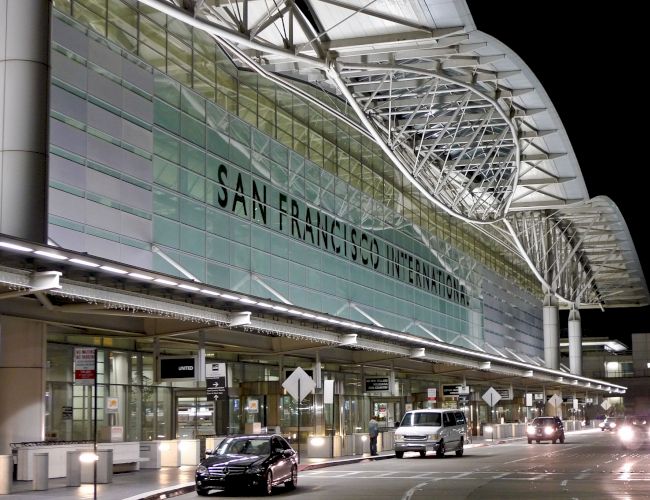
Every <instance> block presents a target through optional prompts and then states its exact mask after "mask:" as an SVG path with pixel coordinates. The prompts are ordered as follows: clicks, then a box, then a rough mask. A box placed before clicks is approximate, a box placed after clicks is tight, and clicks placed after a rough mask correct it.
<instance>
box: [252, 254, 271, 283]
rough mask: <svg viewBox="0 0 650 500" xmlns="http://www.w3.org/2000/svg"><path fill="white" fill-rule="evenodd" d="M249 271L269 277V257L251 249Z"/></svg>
mask: <svg viewBox="0 0 650 500" xmlns="http://www.w3.org/2000/svg"><path fill="white" fill-rule="evenodd" d="M251 271H252V272H254V273H259V274H262V275H265V276H270V275H271V256H270V255H269V254H268V253H266V252H261V251H260V250H256V249H254V248H253V249H251Z"/></svg>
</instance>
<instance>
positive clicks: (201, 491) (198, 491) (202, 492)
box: [196, 488, 210, 497]
mask: <svg viewBox="0 0 650 500" xmlns="http://www.w3.org/2000/svg"><path fill="white" fill-rule="evenodd" d="M208 491H210V490H204V489H203V488H197V489H196V494H197V495H198V496H200V497H207V496H208Z"/></svg>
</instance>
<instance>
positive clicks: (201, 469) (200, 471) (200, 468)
mask: <svg viewBox="0 0 650 500" xmlns="http://www.w3.org/2000/svg"><path fill="white" fill-rule="evenodd" d="M196 473H197V474H207V473H208V468H207V467H206V466H205V465H199V466H198V467H197V468H196Z"/></svg>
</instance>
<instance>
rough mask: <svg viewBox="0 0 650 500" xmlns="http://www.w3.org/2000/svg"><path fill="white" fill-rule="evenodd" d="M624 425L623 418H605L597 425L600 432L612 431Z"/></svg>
mask: <svg viewBox="0 0 650 500" xmlns="http://www.w3.org/2000/svg"><path fill="white" fill-rule="evenodd" d="M623 423H625V417H606V418H605V420H603V421H602V422H601V423H599V424H598V427H600V430H601V431H614V430H616V428H617V427H618V426H619V425H621V424H623Z"/></svg>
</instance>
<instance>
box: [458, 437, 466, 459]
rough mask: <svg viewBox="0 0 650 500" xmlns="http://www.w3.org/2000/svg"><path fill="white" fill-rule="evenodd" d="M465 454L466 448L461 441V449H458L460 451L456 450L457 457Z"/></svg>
mask: <svg viewBox="0 0 650 500" xmlns="http://www.w3.org/2000/svg"><path fill="white" fill-rule="evenodd" d="M463 453H465V446H464V443H463V441H461V442H460V448H458V449H457V450H456V456H457V457H462V456H463Z"/></svg>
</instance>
